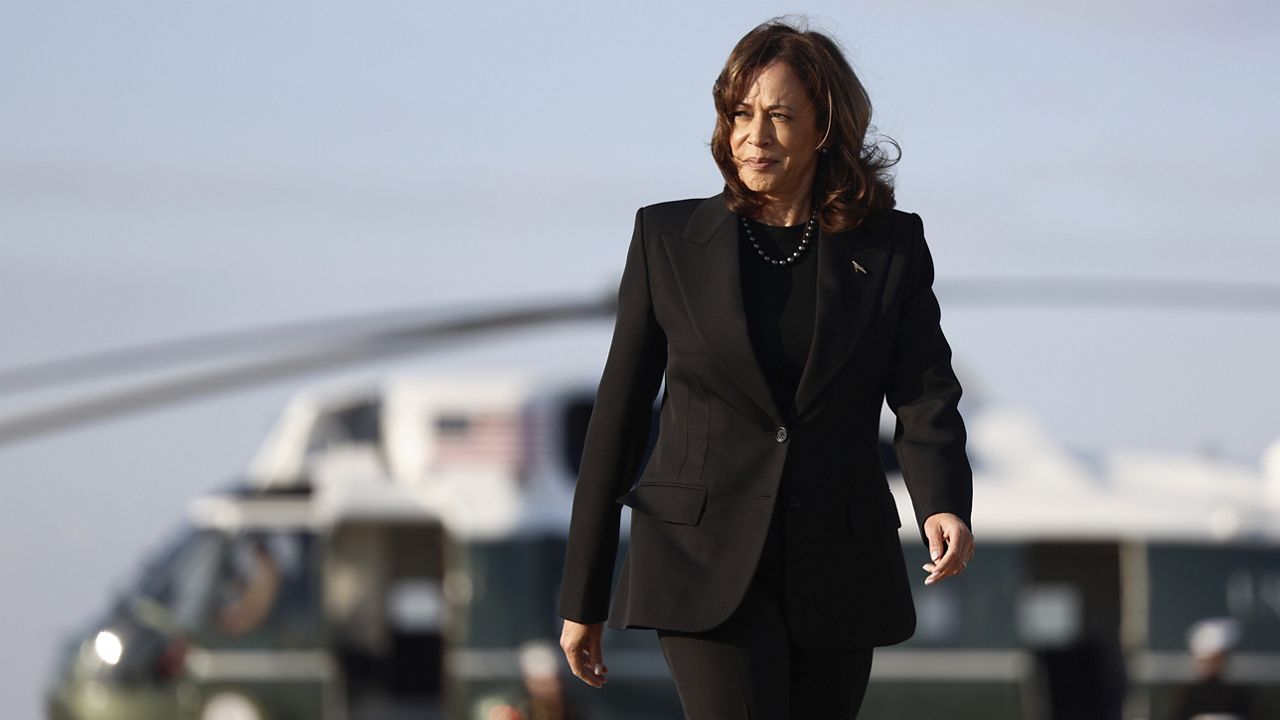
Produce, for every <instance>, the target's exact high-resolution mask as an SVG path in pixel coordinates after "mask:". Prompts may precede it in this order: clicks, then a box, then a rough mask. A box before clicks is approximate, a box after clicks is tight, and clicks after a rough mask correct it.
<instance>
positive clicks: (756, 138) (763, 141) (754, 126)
mask: <svg viewBox="0 0 1280 720" xmlns="http://www.w3.org/2000/svg"><path fill="white" fill-rule="evenodd" d="M769 130H770V127H769V125H768V124H767V123H766V122H765V118H764V117H763V116H762V115H760V114H757V115H756V116H755V118H753V119H752V120H751V127H750V128H749V129H748V133H747V141H748V142H750V143H751V144H752V145H756V146H759V147H763V146H765V145H768V144H769V140H770V138H769Z"/></svg>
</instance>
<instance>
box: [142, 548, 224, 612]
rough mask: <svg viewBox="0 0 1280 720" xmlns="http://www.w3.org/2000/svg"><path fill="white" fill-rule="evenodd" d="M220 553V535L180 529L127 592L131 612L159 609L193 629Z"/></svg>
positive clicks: (147, 564)
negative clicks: (146, 608) (150, 608)
mask: <svg viewBox="0 0 1280 720" xmlns="http://www.w3.org/2000/svg"><path fill="white" fill-rule="evenodd" d="M217 552H218V534H217V533H215V532H213V531H210V530H202V529H196V528H193V527H189V526H186V527H183V528H181V529H180V530H179V532H178V533H176V537H175V539H174V540H173V541H172V542H170V543H166V544H165V545H164V546H163V549H162V550H161V551H160V553H159V554H157V556H156V557H154V558H153V559H151V560H150V561H148V562H147V563H146V564H145V565H144V566H143V568H142V569H141V571H140V572H139V573H138V575H137V577H136V579H135V581H134V583H133V587H132V588H131V589H130V590H129V591H128V592H127V593H126V597H127V598H128V600H129V601H130V602H131V604H132V606H133V607H132V609H133V610H134V611H135V612H137V611H139V610H140V608H141V607H142V606H144V605H147V606H152V607H159V608H162V609H164V610H167V611H168V615H169V621H170V622H172V623H174V624H176V625H177V626H179V627H191V626H193V625H194V624H195V621H196V618H197V616H198V614H199V613H200V606H201V601H202V600H203V598H205V597H206V596H207V594H208V588H209V585H210V582H211V577H212V570H213V566H214V561H215V560H216V558H217Z"/></svg>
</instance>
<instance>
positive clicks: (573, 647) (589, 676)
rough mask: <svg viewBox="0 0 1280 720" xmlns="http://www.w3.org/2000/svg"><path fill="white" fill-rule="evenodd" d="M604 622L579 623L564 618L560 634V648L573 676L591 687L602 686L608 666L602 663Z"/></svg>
mask: <svg viewBox="0 0 1280 720" xmlns="http://www.w3.org/2000/svg"><path fill="white" fill-rule="evenodd" d="M603 637H604V623H592V624H590V625H583V624H581V623H576V622H573V621H572V620H566V621H565V624H564V631H563V632H562V633H561V634H560V648H561V649H562V650H563V651H564V655H565V659H566V660H568V661H569V669H570V670H571V671H572V672H573V674H574V676H575V677H577V678H578V679H580V680H582V682H584V683H586V684H588V685H590V686H592V687H603V686H604V684H605V681H606V680H607V679H608V678H607V677H605V676H606V674H607V673H608V672H609V668H608V667H606V666H605V664H604V651H603V648H602V640H603Z"/></svg>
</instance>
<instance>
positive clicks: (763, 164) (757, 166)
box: [743, 159, 778, 170]
mask: <svg viewBox="0 0 1280 720" xmlns="http://www.w3.org/2000/svg"><path fill="white" fill-rule="evenodd" d="M743 164H744V165H746V166H747V167H749V168H751V169H752V170H764V169H765V168H767V167H771V166H773V165H777V164H778V161H777V160H751V159H748V160H747V161H746V162H745V163H743Z"/></svg>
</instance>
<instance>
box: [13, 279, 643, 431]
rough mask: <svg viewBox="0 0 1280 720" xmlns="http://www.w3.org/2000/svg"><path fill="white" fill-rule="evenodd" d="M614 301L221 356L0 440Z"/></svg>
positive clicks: (571, 315)
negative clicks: (267, 353) (236, 357)
mask: <svg viewBox="0 0 1280 720" xmlns="http://www.w3.org/2000/svg"><path fill="white" fill-rule="evenodd" d="M616 306H617V298H616V295H612V294H611V295H610V296H609V297H608V298H606V300H604V301H602V302H601V301H597V302H581V301H578V302H566V303H546V304H542V305H535V306H532V307H529V306H526V307H525V309H521V310H514V311H512V310H503V311H491V312H487V313H474V314H472V315H469V316H463V317H460V318H451V319H446V320H441V321H434V322H427V323H420V324H418V325H410V326H407V327H400V328H392V329H389V330H383V331H379V332H374V333H367V334H365V336H363V337H358V338H349V339H345V340H343V341H341V342H334V343H330V344H327V345H319V346H316V347H311V348H306V349H299V350H294V351H291V352H288V353H282V354H279V355H278V356H276V357H271V358H269V359H265V360H256V361H252V362H241V363H234V364H228V365H225V366H223V367H219V368H217V369H214V370H207V371H203V372H197V373H193V374H190V375H187V376H185V377H180V378H178V379H172V380H164V381H158V382H157V381H152V382H147V383H144V384H142V385H139V386H137V387H133V388H129V389H126V390H120V391H113V392H107V393H104V394H101V395H98V396H95V397H90V398H88V399H84V400H76V401H74V402H69V403H66V404H62V405H57V406H53V407H47V408H44V409H40V410H37V411H33V412H27V413H22V414H18V415H12V416H9V417H5V418H0V445H4V444H8V443H13V442H16V441H18V440H22V439H27V438H32V437H37V436H43V435H48V434H50V433H53V432H57V431H59V430H64V429H67V428H71V427H75V426H79V425H85V424H88V423H91V422H94V421H100V420H107V419H111V418H115V417H120V416H122V415H127V414H130V413H135V412H140V411H142V410H147V409H150V408H155V407H160V406H163V405H172V404H175V403H178V402H183V401H186V400H191V399H194V398H198V397H202V396H207V395H212V394H217V393H223V392H229V391H233V390H240V389H244V388H248V387H252V386H255V385H261V384H264V383H268V382H271V381H275V380H281V379H285V378H291V377H296V376H300V375H305V374H308V373H313V372H316V371H319V370H327V369H331V368H335V367H341V366H345V365H358V364H360V363H364V362H370V361H374V360H380V359H384V358H387V357H391V356H394V355H399V354H404V353H411V352H423V351H426V350H431V349H435V348H437V347H439V346H442V345H445V344H447V343H450V342H454V341H458V340H462V339H465V338H468V337H472V336H476V335H486V334H490V333H494V332H500V331H502V330H508V329H514V328H523V327H528V326H531V325H539V324H549V323H562V322H568V321H572V320H583V319H594V318H599V317H607V316H609V315H612V314H613V313H614V312H615V311H616Z"/></svg>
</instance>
